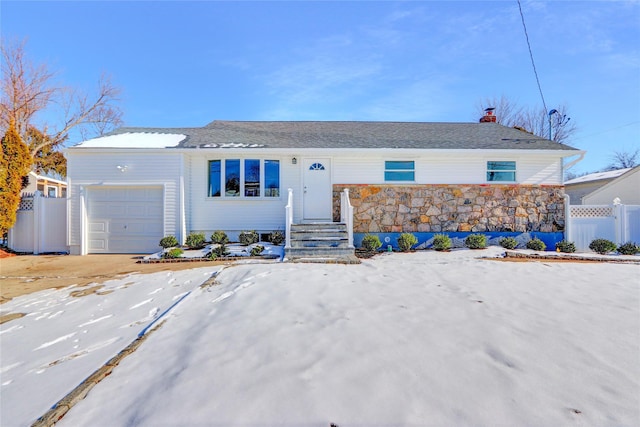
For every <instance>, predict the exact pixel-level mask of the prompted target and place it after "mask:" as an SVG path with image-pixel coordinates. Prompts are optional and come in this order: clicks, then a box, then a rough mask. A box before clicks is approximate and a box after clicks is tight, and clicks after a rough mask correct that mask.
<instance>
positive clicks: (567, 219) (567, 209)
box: [563, 194, 573, 242]
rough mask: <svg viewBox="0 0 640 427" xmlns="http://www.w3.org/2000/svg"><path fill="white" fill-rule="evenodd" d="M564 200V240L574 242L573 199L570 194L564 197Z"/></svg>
mask: <svg viewBox="0 0 640 427" xmlns="http://www.w3.org/2000/svg"><path fill="white" fill-rule="evenodd" d="M563 198H564V240H565V241H567V242H573V237H572V236H571V231H572V230H571V197H569V195H568V194H565V195H564V196H563Z"/></svg>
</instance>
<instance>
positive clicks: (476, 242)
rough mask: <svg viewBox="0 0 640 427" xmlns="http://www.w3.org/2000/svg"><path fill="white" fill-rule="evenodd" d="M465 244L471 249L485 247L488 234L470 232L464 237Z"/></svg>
mask: <svg viewBox="0 0 640 427" xmlns="http://www.w3.org/2000/svg"><path fill="white" fill-rule="evenodd" d="M464 245H465V246H466V247H468V248H469V249H484V248H486V247H487V236H485V235H484V234H469V235H468V236H467V238H466V239H464Z"/></svg>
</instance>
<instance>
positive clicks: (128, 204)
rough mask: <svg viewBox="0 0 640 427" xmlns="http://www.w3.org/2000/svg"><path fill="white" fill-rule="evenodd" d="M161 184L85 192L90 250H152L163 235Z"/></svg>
mask: <svg viewBox="0 0 640 427" xmlns="http://www.w3.org/2000/svg"><path fill="white" fill-rule="evenodd" d="M163 222H164V221H163V188H162V187H99V188H90V189H88V191H87V233H88V245H87V251H88V252H89V253H130V254H134V253H135V254H141V253H153V252H157V251H158V250H159V249H160V248H159V246H158V243H159V242H160V239H161V238H162V237H163V229H164V227H163Z"/></svg>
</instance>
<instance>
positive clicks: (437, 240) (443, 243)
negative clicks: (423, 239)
mask: <svg viewBox="0 0 640 427" xmlns="http://www.w3.org/2000/svg"><path fill="white" fill-rule="evenodd" d="M432 247H433V249H435V250H436V251H448V250H449V249H451V238H449V236H447V235H446V234H436V235H435V236H433V246H432Z"/></svg>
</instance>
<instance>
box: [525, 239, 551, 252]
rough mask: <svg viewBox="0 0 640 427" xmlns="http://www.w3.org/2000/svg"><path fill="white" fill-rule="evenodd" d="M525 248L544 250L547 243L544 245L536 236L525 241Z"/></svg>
mask: <svg viewBox="0 0 640 427" xmlns="http://www.w3.org/2000/svg"><path fill="white" fill-rule="evenodd" d="M527 249H533V250H534V251H544V250H545V249H547V245H545V244H544V242H543V241H542V240H540V239H538V238H537V237H536V238H534V239H531V240H529V241H528V242H527Z"/></svg>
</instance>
